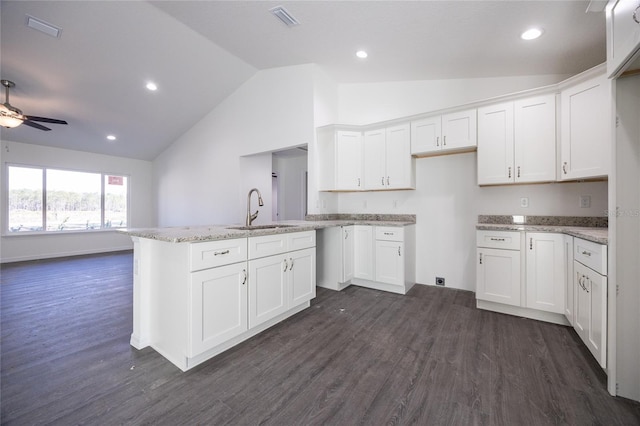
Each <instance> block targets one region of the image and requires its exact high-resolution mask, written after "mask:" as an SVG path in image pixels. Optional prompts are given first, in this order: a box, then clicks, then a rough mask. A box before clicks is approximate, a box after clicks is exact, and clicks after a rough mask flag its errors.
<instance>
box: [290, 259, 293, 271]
mask: <svg viewBox="0 0 640 426" xmlns="http://www.w3.org/2000/svg"><path fill="white" fill-rule="evenodd" d="M289 270H290V271H293V258H292V257H290V258H289Z"/></svg>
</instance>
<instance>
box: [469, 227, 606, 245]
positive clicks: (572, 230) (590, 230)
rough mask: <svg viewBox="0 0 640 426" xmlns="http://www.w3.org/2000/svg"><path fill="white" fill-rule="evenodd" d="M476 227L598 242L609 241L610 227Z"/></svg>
mask: <svg viewBox="0 0 640 426" xmlns="http://www.w3.org/2000/svg"><path fill="white" fill-rule="evenodd" d="M476 229H479V230H489V231H529V232H553V233H557V234H567V235H571V236H573V237H578V238H582V239H585V240H587V241H592V242H594V243H598V244H608V243H609V229H608V228H597V227H584V226H558V225H525V224H507V225H505V224H492V223H479V224H477V225H476Z"/></svg>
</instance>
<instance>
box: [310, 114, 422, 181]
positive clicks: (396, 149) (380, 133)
mask: <svg viewBox="0 0 640 426" xmlns="http://www.w3.org/2000/svg"><path fill="white" fill-rule="evenodd" d="M317 137H318V158H319V168H318V182H319V189H320V190H321V191H363V190H364V191H375V190H391V189H413V188H414V187H415V159H414V158H412V157H411V134H410V126H409V123H405V124H401V125H397V126H393V127H387V128H382V129H377V130H370V131H366V132H364V134H363V132H361V131H353V130H343V129H336V128H335V127H333V126H328V127H323V128H319V129H318V133H317Z"/></svg>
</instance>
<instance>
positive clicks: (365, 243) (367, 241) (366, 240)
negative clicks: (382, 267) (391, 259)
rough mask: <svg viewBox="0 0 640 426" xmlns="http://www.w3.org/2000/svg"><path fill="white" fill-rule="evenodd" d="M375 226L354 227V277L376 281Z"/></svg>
mask: <svg viewBox="0 0 640 426" xmlns="http://www.w3.org/2000/svg"><path fill="white" fill-rule="evenodd" d="M373 229H374V227H373V226H369V225H355V226H354V227H353V244H354V247H353V253H354V258H353V277H354V278H360V279H363V280H372V281H373V280H374V279H375V275H374V240H373Z"/></svg>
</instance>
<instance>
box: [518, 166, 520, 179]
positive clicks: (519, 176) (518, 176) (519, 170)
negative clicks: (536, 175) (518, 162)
mask: <svg viewBox="0 0 640 426" xmlns="http://www.w3.org/2000/svg"><path fill="white" fill-rule="evenodd" d="M518 177H520V166H518Z"/></svg>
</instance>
